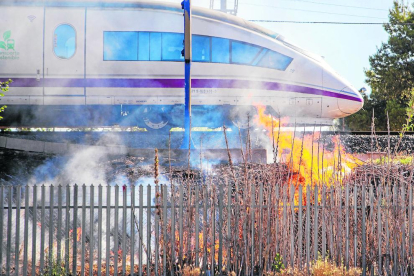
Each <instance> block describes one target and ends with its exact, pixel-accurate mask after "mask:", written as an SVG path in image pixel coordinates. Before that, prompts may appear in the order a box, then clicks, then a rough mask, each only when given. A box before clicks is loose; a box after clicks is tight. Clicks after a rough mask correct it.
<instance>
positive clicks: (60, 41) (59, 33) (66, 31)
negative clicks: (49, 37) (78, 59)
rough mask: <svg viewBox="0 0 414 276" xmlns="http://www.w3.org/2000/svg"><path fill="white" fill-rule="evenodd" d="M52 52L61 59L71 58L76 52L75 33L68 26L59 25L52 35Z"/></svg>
mask: <svg viewBox="0 0 414 276" xmlns="http://www.w3.org/2000/svg"><path fill="white" fill-rule="evenodd" d="M53 52H54V53H55V55H56V56H57V57H59V58H62V59H69V58H71V57H73V55H74V54H75V52H76V31H75V28H73V27H72V26H71V25H69V24H62V25H59V26H58V27H57V28H56V29H55V32H54V33H53Z"/></svg>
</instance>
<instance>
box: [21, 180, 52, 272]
mask: <svg viewBox="0 0 414 276" xmlns="http://www.w3.org/2000/svg"><path fill="white" fill-rule="evenodd" d="M45 193H46V188H45V184H43V185H42V199H41V200H42V201H41V204H42V209H41V218H40V226H41V230H40V231H41V232H40V240H41V242H40V273H43V269H44V266H45V228H46V225H45V199H46V194H45ZM16 199H17V197H16ZM18 231H19V228H17V229H16V233H18Z"/></svg>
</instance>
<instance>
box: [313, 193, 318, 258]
mask: <svg viewBox="0 0 414 276" xmlns="http://www.w3.org/2000/svg"><path fill="white" fill-rule="evenodd" d="M314 189H315V191H314V192H315V193H314V203H313V204H314V207H315V210H314V217H313V260H314V261H315V260H317V259H318V233H319V228H318V204H319V202H318V185H315V188H314Z"/></svg>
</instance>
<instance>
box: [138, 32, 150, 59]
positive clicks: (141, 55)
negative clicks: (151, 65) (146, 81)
mask: <svg viewBox="0 0 414 276" xmlns="http://www.w3.org/2000/svg"><path fill="white" fill-rule="evenodd" d="M149 37H150V34H149V33H146V32H139V33H138V60H150V39H149Z"/></svg>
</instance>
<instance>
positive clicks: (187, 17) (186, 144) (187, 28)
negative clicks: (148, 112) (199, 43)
mask: <svg viewBox="0 0 414 276" xmlns="http://www.w3.org/2000/svg"><path fill="white" fill-rule="evenodd" d="M181 7H182V8H183V9H184V62H185V72H184V75H185V101H184V104H185V106H184V109H185V111H184V139H183V143H182V144H181V149H193V148H194V145H193V142H192V140H191V58H192V51H191V38H192V33H191V1H190V0H184V1H183V2H181Z"/></svg>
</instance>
